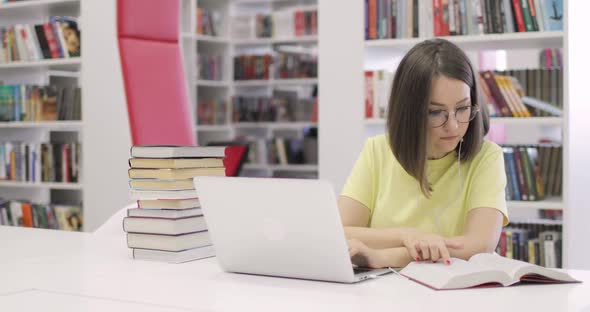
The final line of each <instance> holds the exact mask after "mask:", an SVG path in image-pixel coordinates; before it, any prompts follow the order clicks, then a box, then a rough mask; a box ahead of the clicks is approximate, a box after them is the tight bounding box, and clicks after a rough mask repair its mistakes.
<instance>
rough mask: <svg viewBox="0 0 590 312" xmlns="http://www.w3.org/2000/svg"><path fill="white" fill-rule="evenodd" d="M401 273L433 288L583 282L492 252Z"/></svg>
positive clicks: (414, 264)
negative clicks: (467, 259) (466, 259)
mask: <svg viewBox="0 0 590 312" xmlns="http://www.w3.org/2000/svg"><path fill="white" fill-rule="evenodd" d="M400 274H401V275H404V276H406V277H407V278H409V279H411V280H414V281H416V282H418V283H420V284H423V285H426V286H428V287H430V288H433V289H460V288H469V287H476V286H510V285H514V284H517V283H519V282H533V283H572V282H579V281H578V280H576V279H574V278H573V277H571V276H570V275H568V274H567V273H565V272H562V271H558V270H553V269H547V268H544V267H541V266H538V265H534V264H530V263H527V262H523V261H518V260H512V259H508V258H504V257H501V256H499V255H497V254H488V253H481V254H477V255H475V256H473V257H471V258H470V259H469V261H465V260H462V259H456V258H452V259H451V265H446V264H444V263H442V262H438V263H432V262H430V261H425V262H411V263H410V264H408V266H406V267H405V268H404V269H403V270H401V271H400Z"/></svg>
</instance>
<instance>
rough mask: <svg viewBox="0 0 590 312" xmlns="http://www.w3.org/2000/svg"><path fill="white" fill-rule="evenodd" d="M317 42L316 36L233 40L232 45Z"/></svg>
mask: <svg viewBox="0 0 590 312" xmlns="http://www.w3.org/2000/svg"><path fill="white" fill-rule="evenodd" d="M317 41H318V37H317V36H302V37H291V38H257V39H235V40H233V41H232V43H233V44H234V45H236V46H260V45H269V44H292V43H316V42H317Z"/></svg>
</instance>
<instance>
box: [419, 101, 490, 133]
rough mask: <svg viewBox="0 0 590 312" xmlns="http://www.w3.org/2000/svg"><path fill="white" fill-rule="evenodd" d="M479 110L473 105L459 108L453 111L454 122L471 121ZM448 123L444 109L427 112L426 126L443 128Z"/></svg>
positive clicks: (447, 115) (447, 113) (446, 112)
mask: <svg viewBox="0 0 590 312" xmlns="http://www.w3.org/2000/svg"><path fill="white" fill-rule="evenodd" d="M478 112H479V109H478V108H477V106H475V105H466V106H461V107H459V108H457V109H455V110H454V114H455V120H456V121H457V122H460V123H468V122H470V121H472V120H473V119H474V118H475V116H477V113H478ZM447 121H449V112H448V111H447V110H444V109H437V110H431V111H429V112H428V124H429V125H430V126H431V127H432V128H438V127H442V126H444V125H445V124H446V123H447Z"/></svg>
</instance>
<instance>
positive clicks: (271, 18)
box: [231, 6, 318, 39]
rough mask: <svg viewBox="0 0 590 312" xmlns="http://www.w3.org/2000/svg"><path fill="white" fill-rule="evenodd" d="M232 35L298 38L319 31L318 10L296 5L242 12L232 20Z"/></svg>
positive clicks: (312, 34) (252, 37)
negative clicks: (250, 12)
mask: <svg viewBox="0 0 590 312" xmlns="http://www.w3.org/2000/svg"><path fill="white" fill-rule="evenodd" d="M231 32H232V37H234V38H241V39H254V38H277V39H281V38H287V39H289V38H297V37H303V36H315V35H317V33H318V12H317V9H315V8H312V7H307V8H306V7H303V6H294V7H285V8H281V9H277V10H273V11H272V12H270V13H266V12H260V13H254V14H240V15H237V16H235V17H234V18H233V20H232V28H231Z"/></svg>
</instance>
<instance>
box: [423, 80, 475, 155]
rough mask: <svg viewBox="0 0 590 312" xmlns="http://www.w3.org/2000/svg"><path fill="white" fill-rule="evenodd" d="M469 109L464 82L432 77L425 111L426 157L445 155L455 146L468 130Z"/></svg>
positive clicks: (469, 103)
mask: <svg viewBox="0 0 590 312" xmlns="http://www.w3.org/2000/svg"><path fill="white" fill-rule="evenodd" d="M472 109H473V108H472V107H471V97H470V89H469V86H468V85H467V84H465V83H464V82H463V81H461V80H456V79H452V78H448V77H446V76H442V75H440V76H438V77H436V78H434V80H433V84H432V90H431V99H430V103H429V104H428V114H427V118H428V127H429V129H428V158H429V159H437V158H441V157H444V156H445V155H446V154H448V153H449V152H451V151H453V150H454V149H455V148H456V147H457V144H459V141H460V140H461V138H462V137H463V136H464V135H465V133H466V132H467V127H468V126H469V122H468V121H469V116H470V115H471V110H472ZM455 112H456V113H455ZM447 117H448V120H446V119H447ZM445 120H446V122H445ZM466 121H467V122H466Z"/></svg>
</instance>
